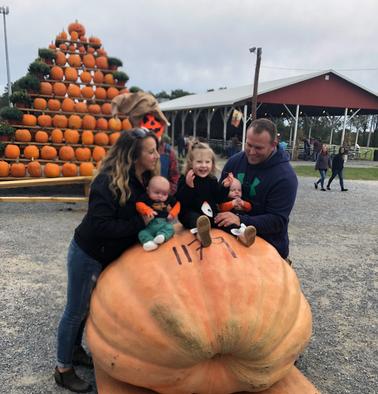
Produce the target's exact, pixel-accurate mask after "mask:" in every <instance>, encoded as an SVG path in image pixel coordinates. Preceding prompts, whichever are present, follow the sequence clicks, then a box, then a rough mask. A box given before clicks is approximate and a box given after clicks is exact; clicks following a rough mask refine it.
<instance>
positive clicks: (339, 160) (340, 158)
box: [327, 146, 348, 192]
mask: <svg viewBox="0 0 378 394" xmlns="http://www.w3.org/2000/svg"><path fill="white" fill-rule="evenodd" d="M344 155H345V148H344V147H343V146H340V148H339V153H338V154H337V155H335V156H334V157H333V159H332V175H331V177H330V178H329V180H328V184H327V190H331V183H332V181H333V180H334V179H335V177H336V176H338V177H339V182H340V188H341V191H342V192H347V191H348V189H346V188H345V187H344V174H343V172H344Z"/></svg>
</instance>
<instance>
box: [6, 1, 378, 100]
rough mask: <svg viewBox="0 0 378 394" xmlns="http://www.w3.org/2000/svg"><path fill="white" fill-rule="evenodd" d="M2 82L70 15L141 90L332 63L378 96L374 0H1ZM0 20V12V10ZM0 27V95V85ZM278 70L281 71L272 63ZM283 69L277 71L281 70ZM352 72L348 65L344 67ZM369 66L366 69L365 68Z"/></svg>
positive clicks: (213, 83) (227, 81) (237, 81)
mask: <svg viewBox="0 0 378 394" xmlns="http://www.w3.org/2000/svg"><path fill="white" fill-rule="evenodd" d="M0 5H8V6H9V8H10V13H9V15H8V16H7V17H6V18H7V34H8V49H9V54H10V68H11V80H12V81H14V80H16V79H18V78H20V77H21V76H23V75H25V74H26V72H27V68H28V65H29V64H30V63H31V62H32V61H33V60H34V59H35V58H36V57H37V53H38V48H46V47H47V46H48V44H49V43H50V41H51V40H54V38H55V36H56V34H57V33H59V32H60V31H61V30H62V28H63V27H64V29H65V30H67V26H68V24H69V23H71V22H73V21H74V20H75V19H78V20H79V22H81V23H82V24H83V25H84V26H85V27H86V29H87V34H86V35H87V37H89V36H90V35H94V36H97V37H99V38H100V39H101V40H102V42H103V46H104V48H105V49H106V51H107V52H108V55H109V56H112V57H117V58H119V59H121V60H122V61H123V64H124V66H123V68H122V69H121V70H123V71H125V72H127V73H128V74H129V76H130V81H129V83H128V86H132V85H137V86H140V87H141V88H143V89H144V90H150V91H152V92H158V91H161V90H166V91H168V92H169V91H170V90H172V89H184V90H188V91H191V92H196V93H197V92H203V91H206V90H207V89H209V88H214V89H218V88H219V87H221V86H222V87H223V86H227V87H234V86H239V85H246V84H249V83H251V82H252V79H253V71H254V66H255V60H256V57H255V55H254V54H251V53H249V51H248V48H249V47H251V46H259V47H262V48H263V54H262V64H261V66H262V68H261V72H260V80H261V81H265V80H272V79H278V78H285V77H288V76H293V75H299V74H305V73H309V72H313V71H317V70H323V69H328V68H332V69H335V70H336V71H338V72H339V73H341V74H343V75H345V76H346V77H348V78H350V79H352V80H354V81H355V82H357V83H359V84H361V85H363V86H365V87H367V88H368V89H370V90H373V91H375V92H378V45H377V39H378V23H377V16H378V0H359V1H358V2H352V1H350V0H349V1H348V0H327V1H326V0H317V1H309V0H292V1H288V0H217V1H210V0H190V1H188V0H186V1H185V0H155V1H153V0H134V1H129V0H112V1H111V2H109V3H106V2H104V1H98V0H92V1H91V2H84V1H82V2H80V1H71V0H65V1H63V2H53V1H47V0H8V1H6V0H5V2H2V3H1V4H0ZM1 17H2V15H1ZM2 22H3V21H2V18H1V22H0V24H1V31H0V92H3V89H4V86H5V85H6V83H7V78H6V65H5V50H4V30H3V23H2ZM280 68H285V69H280ZM286 68H287V69H286ZM350 69H352V70H354V71H348V70H350ZM367 69H370V70H367Z"/></svg>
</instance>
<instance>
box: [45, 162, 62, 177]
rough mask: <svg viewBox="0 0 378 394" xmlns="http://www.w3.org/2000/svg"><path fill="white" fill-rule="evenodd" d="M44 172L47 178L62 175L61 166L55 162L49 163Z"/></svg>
mask: <svg viewBox="0 0 378 394" xmlns="http://www.w3.org/2000/svg"><path fill="white" fill-rule="evenodd" d="M43 172H44V173H45V176H46V177H47V178H57V177H59V176H60V167H59V165H58V164H55V163H47V164H46V165H45V168H44V169H43Z"/></svg>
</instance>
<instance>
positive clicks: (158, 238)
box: [154, 234, 165, 245]
mask: <svg viewBox="0 0 378 394" xmlns="http://www.w3.org/2000/svg"><path fill="white" fill-rule="evenodd" d="M164 241H165V237H164V235H163V234H158V235H157V236H156V237H155V238H154V242H155V243H156V244H158V245H160V244H162V243H164Z"/></svg>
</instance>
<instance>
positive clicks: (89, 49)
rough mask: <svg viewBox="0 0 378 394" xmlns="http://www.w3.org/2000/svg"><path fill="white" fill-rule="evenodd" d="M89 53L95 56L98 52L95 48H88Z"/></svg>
mask: <svg viewBox="0 0 378 394" xmlns="http://www.w3.org/2000/svg"><path fill="white" fill-rule="evenodd" d="M87 52H88V53H92V54H93V53H95V52H96V50H95V49H94V48H93V47H88V48H87Z"/></svg>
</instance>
